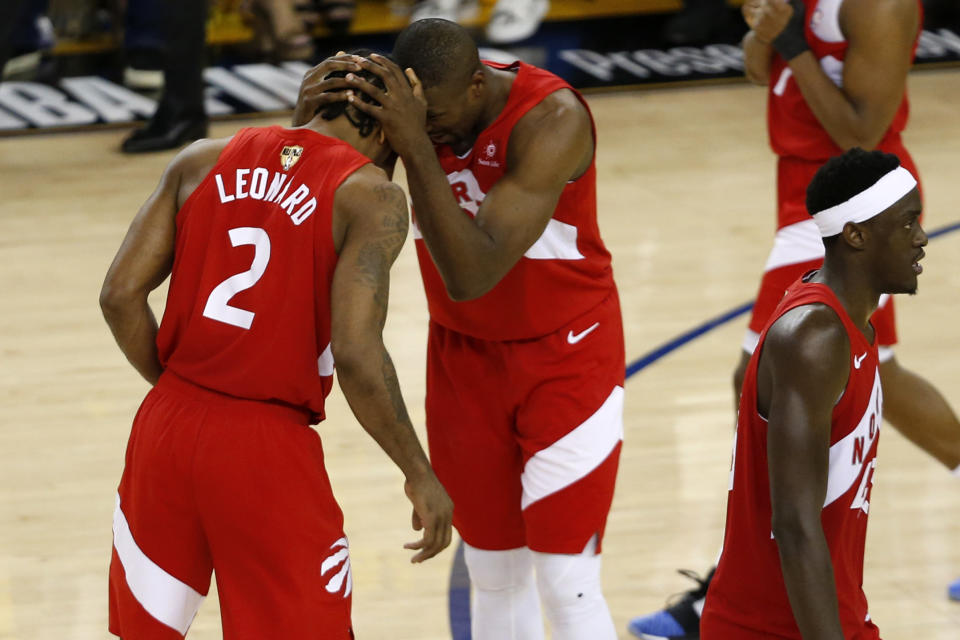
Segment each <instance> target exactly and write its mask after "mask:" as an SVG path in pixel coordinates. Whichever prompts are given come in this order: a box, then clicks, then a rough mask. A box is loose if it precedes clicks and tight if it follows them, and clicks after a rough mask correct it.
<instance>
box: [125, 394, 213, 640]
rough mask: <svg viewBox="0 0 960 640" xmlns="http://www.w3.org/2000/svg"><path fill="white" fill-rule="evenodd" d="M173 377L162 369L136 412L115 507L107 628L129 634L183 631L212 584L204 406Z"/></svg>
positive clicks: (147, 638) (159, 639) (172, 635)
mask: <svg viewBox="0 0 960 640" xmlns="http://www.w3.org/2000/svg"><path fill="white" fill-rule="evenodd" d="M168 383H169V379H168V376H163V377H161V379H160V381H159V382H158V383H157V386H156V387H155V388H154V389H153V390H151V391H150V393H149V394H148V395H147V397H146V398H145V399H144V401H143V404H142V405H141V407H140V410H139V412H138V413H137V417H136V419H135V420H134V424H133V429H132V431H131V433H130V441H129V444H128V445H127V454H126V465H125V467H124V471H123V478H122V479H121V481H120V488H119V491H118V495H117V505H116V509H115V511H114V519H113V554H112V559H111V562H110V632H111V633H113V634H114V635H117V636H120V637H122V638H124V639H131V640H133V639H135V640H176V639H177V638H182V637H183V636H184V635H186V633H187V630H188V629H189V627H190V624H191V622H192V621H193V618H194V616H195V615H196V613H197V610H198V609H199V608H200V604H201V603H202V602H203V599H204V597H205V596H206V594H207V591H208V589H209V586H210V572H211V569H212V565H211V560H210V554H209V551H208V549H207V543H206V540H205V537H204V533H203V529H202V527H201V524H200V519H199V516H198V513H197V509H196V505H195V503H194V501H193V485H192V460H193V454H194V447H195V442H196V434H197V430H198V428H199V425H200V422H201V420H202V418H203V414H204V407H203V406H201V405H200V404H199V403H197V402H196V401H194V400H192V399H190V398H188V397H183V396H180V395H179V394H177V393H175V392H174V391H173V390H172V389H170V385H169V384H168Z"/></svg>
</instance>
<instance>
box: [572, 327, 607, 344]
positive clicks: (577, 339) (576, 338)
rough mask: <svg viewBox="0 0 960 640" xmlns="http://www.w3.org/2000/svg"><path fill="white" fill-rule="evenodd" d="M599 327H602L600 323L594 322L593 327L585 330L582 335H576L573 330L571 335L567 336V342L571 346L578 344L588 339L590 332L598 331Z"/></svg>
mask: <svg viewBox="0 0 960 640" xmlns="http://www.w3.org/2000/svg"><path fill="white" fill-rule="evenodd" d="M599 326H600V323H599V322H594V323H593V325H592V326H590V327H589V328H587V329H584V330H583V331H581V332H580V333H574V332H573V330H571V331H570V333H568V334H567V342H569V343H570V344H577V343H578V342H580V341H581V340H583V339H584V338H586V337H587V336H588V335H589V334H590V332H592V331H593V330H594V329H596V328H597V327H599Z"/></svg>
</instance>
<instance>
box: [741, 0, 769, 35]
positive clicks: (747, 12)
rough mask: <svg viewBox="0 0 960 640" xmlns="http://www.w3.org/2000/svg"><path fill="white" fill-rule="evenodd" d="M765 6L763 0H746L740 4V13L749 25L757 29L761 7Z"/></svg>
mask: <svg viewBox="0 0 960 640" xmlns="http://www.w3.org/2000/svg"><path fill="white" fill-rule="evenodd" d="M762 7H763V0H745V2H744V3H743V4H742V5H740V14H741V15H742V16H743V19H744V21H745V22H746V23H747V26H748V27H750V28H751V29H755V28H756V25H757V20H758V19H759V18H760V9H761V8H762Z"/></svg>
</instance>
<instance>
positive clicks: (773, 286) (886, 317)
mask: <svg viewBox="0 0 960 640" xmlns="http://www.w3.org/2000/svg"><path fill="white" fill-rule="evenodd" d="M887 151H888V152H891V153H896V155H897V156H898V157H899V158H900V162H901V163H902V164H903V166H904V168H906V169H908V170H909V171H910V172H911V173H913V175H914V176H916V175H917V170H916V167H915V166H914V164H913V159H912V158H911V157H910V155H909V154H908V153H907V152H906V149H904V148H903V147H902V146H899V145H898V146H896V148H892V149H888V150H887ZM822 165H823V163H822V162H813V161H807V160H800V159H798V158H790V157H781V158H780V159H779V161H778V163H777V234H776V236H775V237H774V241H773V249H772V250H771V251H770V256H769V257H768V258H767V264H766V266H765V267H764V274H763V278H762V280H761V281H760V290H759V291H758V292H757V300H756V302H755V303H754V306H753V315H752V316H751V318H750V327H749V329H748V330H747V333H746V335H745V336H744V340H743V348H744V350H745V351H747V352H749V353H753V350H754V349H755V348H756V346H757V340H758V339H759V337H760V333H761V332H762V331H763V329H764V327H765V326H766V324H767V322H769V320H770V317H771V316H772V315H773V312H774V311H775V310H776V308H777V305H778V304H780V300H781V299H782V298H783V294H784V293H785V292H786V290H787V288H788V287H789V286H790V285H791V284H793V283H794V282H795V281H796V280H797V279H798V278H800V277H801V276H802V275H803V274H805V273H806V272H808V271H810V270H812V269H818V268H820V266H821V265H822V264H823V241H822V240H821V238H820V231H819V229H817V225H816V224H815V223H814V222H813V219H812V218H811V217H810V215H809V214H808V213H807V205H806V197H807V186H808V185H809V184H810V181H811V180H812V179H813V176H814V174H815V173H816V172H817V170H818V169H819V168H820V167H821V166H822ZM870 321H871V322H872V323H873V326H874V328H875V329H876V331H877V344H878V345H879V347H880V361H881V362H884V361H886V360H889V359H890V358H891V357H893V350H892V347H893V345H895V344H896V343H897V327H896V315H895V312H894V306H893V299H892V298H891V297H890V296H888V295H884V296H882V297H881V298H880V306H879V307H878V308H877V310H876V311H875V312H874V314H873V316H872V317H871V318H870Z"/></svg>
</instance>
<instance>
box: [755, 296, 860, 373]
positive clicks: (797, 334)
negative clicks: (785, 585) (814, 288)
mask: <svg viewBox="0 0 960 640" xmlns="http://www.w3.org/2000/svg"><path fill="white" fill-rule="evenodd" d="M763 353H764V356H769V358H766V360H767V362H768V363H770V364H772V365H774V366H775V367H777V368H780V369H785V370H786V369H789V370H794V371H798V372H802V371H806V372H809V373H811V374H813V375H817V372H820V373H823V372H826V371H830V370H833V369H835V368H837V367H843V365H844V363H846V362H847V361H848V360H849V357H850V341H849V339H848V338H847V331H846V328H845V327H844V325H843V322H842V321H841V320H840V317H839V316H838V315H837V313H836V312H835V311H834V310H833V309H831V308H830V307H829V306H828V305H826V304H822V303H814V304H806V305H802V306H799V307H795V308H793V309H790V310H789V311H787V312H786V313H784V314H783V315H782V316H780V317H779V318H777V320H776V321H775V322H774V323H773V325H772V326H771V327H770V330H769V331H768V332H767V339H766V341H765V342H764V348H763Z"/></svg>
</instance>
